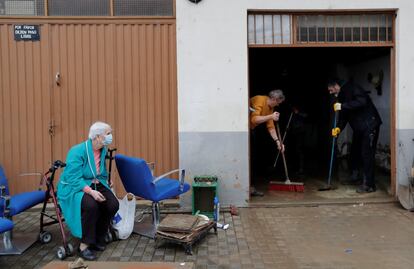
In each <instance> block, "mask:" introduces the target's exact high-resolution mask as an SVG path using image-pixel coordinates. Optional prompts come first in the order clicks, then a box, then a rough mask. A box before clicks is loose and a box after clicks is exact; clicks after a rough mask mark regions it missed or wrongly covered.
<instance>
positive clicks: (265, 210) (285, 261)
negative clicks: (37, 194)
mask: <svg viewBox="0 0 414 269" xmlns="http://www.w3.org/2000/svg"><path fill="white" fill-rule="evenodd" d="M221 218H222V222H225V223H229V224H230V228H229V229H228V230H220V229H219V230H218V233H217V234H214V232H213V231H212V232H211V233H209V234H208V235H207V237H205V238H204V239H202V240H201V241H200V242H199V243H198V244H196V245H194V247H193V255H186V254H185V252H184V249H183V248H182V246H179V245H175V244H172V243H166V242H163V241H158V242H155V241H154V240H150V239H147V238H144V237H141V236H138V235H132V236H131V237H130V238H128V239H127V240H122V241H115V242H112V243H111V244H109V245H108V246H107V249H106V250H105V251H104V252H101V253H99V258H98V260H99V261H142V262H150V261H157V262H160V261H165V262H193V263H194V264H195V268H249V269H252V268H303V269H304V268H375V269H378V268H414V258H413V255H412V253H413V247H414V213H411V212H408V211H406V210H404V209H402V208H401V206H400V205H399V204H397V203H376V204H365V203H355V204H343V205H338V204H335V205H319V206H296V207H278V208H270V207H254V208H239V209H238V216H232V215H231V214H230V213H228V212H225V213H222V214H221ZM14 221H15V223H16V228H15V233H24V232H30V231H37V230H38V227H39V226H38V225H39V224H38V221H39V213H38V212H37V211H31V212H26V213H23V214H21V215H19V216H17V217H16V218H15V219H14ZM49 231H51V232H52V234H53V239H52V242H50V243H49V244H45V245H42V244H40V243H35V244H34V245H33V246H32V247H31V248H30V249H28V250H27V251H26V252H25V253H24V254H23V255H20V256H2V257H0V268H41V267H42V266H44V265H45V264H47V263H48V262H50V261H52V260H57V258H56V249H57V247H58V246H59V245H60V244H61V239H60V236H59V233H58V232H59V230H58V228H57V226H56V225H54V226H51V227H49ZM70 240H71V242H72V243H73V244H74V245H75V247H77V244H78V241H77V240H75V239H73V238H71V239H70ZM75 258H76V256H73V257H68V258H67V259H66V260H65V261H68V262H69V261H73V260H74V259H75Z"/></svg>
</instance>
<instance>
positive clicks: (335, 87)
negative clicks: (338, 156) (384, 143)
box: [327, 79, 382, 193]
mask: <svg viewBox="0 0 414 269" xmlns="http://www.w3.org/2000/svg"><path fill="white" fill-rule="evenodd" d="M327 86H328V91H329V93H330V94H331V95H333V96H335V97H336V100H337V101H336V102H335V104H334V106H333V109H334V111H335V113H338V112H339V120H338V125H337V126H336V125H335V127H334V128H333V129H332V136H333V137H334V138H336V137H337V136H338V135H339V133H340V132H341V130H343V129H344V128H345V126H346V125H347V124H348V123H349V125H350V126H351V128H352V131H353V136H352V137H353V141H352V143H353V145H352V152H351V156H352V157H353V158H352V159H353V160H351V161H352V164H353V165H352V166H353V167H352V170H353V174H357V173H358V169H359V166H360V165H361V164H362V169H363V181H362V185H360V186H359V187H358V188H357V190H356V192H357V193H368V192H375V191H376V185H375V177H374V165H375V150H376V146H377V140H378V134H379V129H380V125H381V123H382V121H381V118H380V115H379V113H378V111H377V109H376V107H375V105H374V103H373V102H372V100H371V98H370V97H369V95H368V94H367V92H366V91H365V90H364V89H363V88H361V86H359V85H357V84H355V83H354V82H352V81H348V82H346V83H344V82H343V81H341V80H338V79H331V80H329V81H328V85H327ZM331 160H332V158H331ZM331 163H332V162H331ZM331 166H332V165H331ZM331 168H332V167H331ZM357 183H358V181H357V180H355V179H353V180H352V181H351V182H349V181H348V182H347V183H346V184H347V185H350V184H352V185H354V184H357Z"/></svg>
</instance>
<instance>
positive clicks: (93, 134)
mask: <svg viewBox="0 0 414 269" xmlns="http://www.w3.org/2000/svg"><path fill="white" fill-rule="evenodd" d="M111 143H112V129H111V126H109V125H108V124H106V123H104V122H95V123H94V124H92V126H91V127H90V130H89V139H88V140H86V141H84V142H82V143H80V144H78V145H75V146H73V147H72V148H71V149H70V150H69V152H68V155H67V158H66V168H65V169H64V171H63V173H62V175H61V177H60V181H59V184H58V190H57V198H58V201H59V204H60V207H61V209H62V212H63V216H64V217H65V220H66V224H67V226H68V227H69V229H70V231H71V233H72V234H73V236H75V237H78V238H80V239H81V244H80V246H79V254H80V256H81V257H82V258H84V259H86V260H95V259H96V254H95V252H94V251H95V250H97V251H103V250H104V249H105V241H104V237H105V234H106V233H107V231H108V228H109V224H110V220H111V219H112V218H113V216H114V215H115V214H116V212H117V211H118V208H119V203H118V199H117V198H116V197H115V195H114V194H113V193H112V191H111V190H110V186H109V185H108V172H107V170H106V166H105V156H106V153H107V146H108V145H109V144H111Z"/></svg>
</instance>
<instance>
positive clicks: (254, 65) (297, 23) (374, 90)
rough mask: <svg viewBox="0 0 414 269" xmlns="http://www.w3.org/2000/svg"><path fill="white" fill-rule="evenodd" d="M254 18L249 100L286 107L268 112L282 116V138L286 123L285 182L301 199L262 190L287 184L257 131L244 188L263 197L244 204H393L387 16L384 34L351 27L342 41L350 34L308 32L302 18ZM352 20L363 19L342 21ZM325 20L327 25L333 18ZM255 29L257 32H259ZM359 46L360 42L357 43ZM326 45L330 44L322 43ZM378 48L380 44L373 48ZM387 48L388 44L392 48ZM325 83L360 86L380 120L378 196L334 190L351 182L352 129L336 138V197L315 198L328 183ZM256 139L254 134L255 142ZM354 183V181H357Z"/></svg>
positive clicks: (266, 138) (266, 15) (269, 145)
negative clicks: (295, 185) (276, 100)
mask: <svg viewBox="0 0 414 269" xmlns="http://www.w3.org/2000/svg"><path fill="white" fill-rule="evenodd" d="M260 16H261V15H258V14H257V13H255V12H252V13H251V14H249V19H248V20H249V98H251V97H253V96H255V95H267V94H268V92H269V91H271V90H273V89H281V90H283V92H284V94H285V96H286V101H285V102H284V103H283V104H282V105H280V106H279V107H277V108H276V109H275V110H277V111H279V112H280V113H281V117H280V120H279V126H280V129H281V133H282V135H283V133H284V132H285V130H286V127H287V124H288V122H289V119H290V118H291V116H292V120H291V121H290V125H289V126H290V127H289V129H288V130H287V132H286V140H285V143H284V144H285V146H286V153H285V154H286V161H287V166H288V172H289V177H290V179H291V180H292V181H298V182H303V183H304V184H305V192H304V193H298V192H281V191H274V190H271V188H269V187H270V185H269V182H270V181H284V180H285V178H286V177H285V172H284V166H283V162H282V158H280V156H279V158H278V161H277V163H276V165H275V160H276V157H277V154H278V151H277V148H276V146H275V145H274V142H273V141H272V139H271V137H270V136H269V134H268V132H267V130H266V128H265V126H263V127H262V130H260V129H259V132H255V136H256V137H255V139H256V143H255V145H254V146H255V147H258V149H257V148H255V149H254V150H253V148H252V141H251V143H250V146H251V148H250V161H251V162H250V165H251V166H250V175H251V177H250V184H251V187H252V186H253V187H255V188H256V189H257V190H259V191H261V192H263V193H264V196H263V197H256V196H254V197H253V196H252V197H251V199H250V203H252V204H255V203H273V202H276V203H278V202H282V203H284V202H299V203H302V202H323V201H333V200H334V201H340V200H341V201H349V202H352V201H354V202H355V201H357V200H358V201H359V200H360V199H364V198H366V199H369V200H375V199H378V200H381V199H390V198H392V195H393V194H394V193H395V187H394V185H395V177H394V175H392V173H391V171H393V169H392V166H394V165H395V164H394V156H393V152H394V150H393V149H394V145H393V136H394V131H393V130H394V129H395V126H394V121H395V120H394V115H393V112H392V111H393V107H394V105H393V102H394V94H393V92H394V86H393V85H394V83H393V81H394V71H393V69H394V67H393V62H394V60H393V59H394V54H393V53H394V52H393V46H392V44H393V43H392V42H393V38H392V36H393V34H392V33H393V31H394V30H393V29H394V28H393V26H392V23H390V22H391V20H392V19H391V18H392V16H391V17H386V16H387V15H384V16H385V17H384V18H385V19H384V25H386V27H381V25H382V24H381V23H380V22H378V24H377V28H375V31H372V27H373V25H375V24H369V23H368V25H371V26H368V27H365V25H364V23H362V24H361V25H360V26H359V30H358V29H357V30H355V28H357V27H354V28H352V27H350V31H349V33H350V34H349V35H347V34H346V33H347V31H348V30H349V27H343V28H341V29H339V30H338V28H339V27H338V26H334V27H333V29H332V27H329V25H328V26H327V24H326V20H325V21H324V23H325V25H324V26H323V27H318V23H317V22H314V23H313V24H312V23H309V21H306V20H303V17H306V16H304V15H295V14H293V15H292V14H290V15H283V14H277V13H273V14H272V12H269V13H264V14H262V17H260ZM269 16H270V17H269ZM355 16H356V17H359V18H363V17H364V16H365V15H355V14H354V15H349V19H352V18H354V17H355ZM381 16H382V15H378V16H376V15H373V16H372V18H377V19H378V18H382V17H381ZM308 17H310V18H312V17H316V16H315V15H309V16H308ZM319 17H320V16H319ZM322 17H323V16H322ZM329 17H331V19H332V17H335V16H329ZM338 17H339V15H338ZM341 17H342V18H341V19H342V21H346V20H347V18H346V17H347V16H346V15H345V16H342V15H341ZM367 17H370V16H367ZM279 19H280V20H279ZM308 19H309V18H308ZM362 20H363V19H360V21H362ZM304 21H305V22H304ZM332 21H333V24H334V25H339V24H337V23H336V22H337V21H336V19H335V18H334V19H332ZM369 21H370V19H369ZM252 22H253V26H252ZM266 22H267V24H268V25H271V27H270V28H271V29H268V30H269V31H270V32H273V35H269V31H266ZM275 22H277V23H275ZM283 23H284V24H283ZM301 23H302V25H301ZM328 24H329V23H328ZM283 25H285V27H284V26H283ZM286 25H288V26H287V27H286ZM312 25H313V26H312ZM315 25H316V26H315ZM343 25H346V23H344V24H343ZM319 26H320V25H319ZM335 27H337V28H335ZM321 28H324V29H322V30H321ZM365 28H368V29H365ZM260 29H263V31H262V32H260ZM309 29H311V30H309ZM313 30H314V31H313ZM374 32H375V34H374ZM380 32H381V33H382V34H381V33H380ZM312 33H314V35H313V34H312ZM338 33H339V34H338ZM356 33H358V34H356ZM330 34H331V35H330ZM341 35H342V38H341ZM277 36H279V37H278V38H277ZM357 38H359V40H358V39H357ZM365 38H366V42H362V40H363V39H365ZM382 39H383V40H382ZM329 40H331V42H332V43H329V42H327V41H329ZM380 40H382V41H381V42H378V41H380ZM319 41H320V42H319ZM370 41H372V43H370ZM389 41H390V42H391V41H392V42H391V43H392V44H391V43H389ZM318 42H319V43H318ZM384 42H385V43H384ZM387 42H388V43H387ZM390 44H391V45H390ZM330 78H339V79H342V80H344V81H348V80H352V81H354V82H355V83H357V84H359V85H361V86H362V87H363V88H364V89H365V91H367V93H368V94H369V96H370V97H371V99H372V100H373V102H374V104H375V106H376V107H377V109H378V111H379V113H380V116H381V118H382V121H383V124H382V125H381V129H380V135H379V140H378V144H377V153H376V171H375V176H376V181H377V188H378V189H377V191H376V192H374V193H369V194H362V195H361V194H357V193H356V192H355V190H356V187H357V186H349V185H342V184H341V183H340V182H342V181H344V180H349V179H350V177H351V173H350V170H351V169H350V166H351V164H350V160H351V158H350V149H351V146H352V129H351V128H349V127H347V128H345V130H343V132H342V134H341V136H340V137H339V139H338V141H337V143H336V158H335V162H334V165H333V176H332V182H333V184H334V185H335V186H336V187H337V189H335V190H333V191H328V192H318V191H317V190H318V188H319V187H321V186H323V185H324V184H325V183H326V181H327V179H328V173H329V165H330V157H331V145H332V137H331V135H330V130H331V128H332V124H333V113H332V108H331V106H330V103H331V97H330V96H329V93H328V91H327V87H326V83H327V80H328V79H330ZM256 133H259V134H260V135H258V136H259V139H258V140H257V135H256ZM257 141H259V142H258V143H257ZM361 177H362V175H361V174H360V175H359V178H361Z"/></svg>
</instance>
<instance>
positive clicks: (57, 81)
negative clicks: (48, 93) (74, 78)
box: [55, 72, 61, 86]
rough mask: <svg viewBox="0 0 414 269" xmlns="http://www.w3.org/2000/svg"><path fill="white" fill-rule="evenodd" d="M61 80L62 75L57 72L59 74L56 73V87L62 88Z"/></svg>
mask: <svg viewBox="0 0 414 269" xmlns="http://www.w3.org/2000/svg"><path fill="white" fill-rule="evenodd" d="M60 80H61V76H60V73H59V72H57V73H56V76H55V82H56V85H58V86H60Z"/></svg>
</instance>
